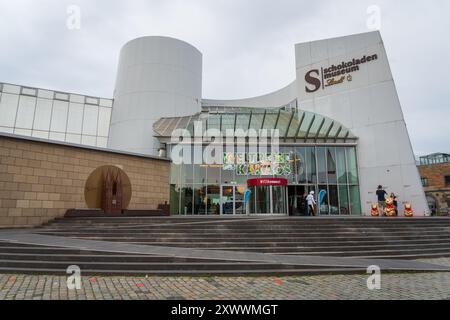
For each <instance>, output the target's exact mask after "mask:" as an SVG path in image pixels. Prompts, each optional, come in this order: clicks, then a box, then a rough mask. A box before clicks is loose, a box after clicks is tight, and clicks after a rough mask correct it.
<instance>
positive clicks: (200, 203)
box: [193, 186, 207, 215]
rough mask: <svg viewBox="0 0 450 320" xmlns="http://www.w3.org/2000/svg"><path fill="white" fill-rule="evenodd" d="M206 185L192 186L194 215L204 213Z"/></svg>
mask: <svg viewBox="0 0 450 320" xmlns="http://www.w3.org/2000/svg"><path fill="white" fill-rule="evenodd" d="M206 201H207V198H206V186H195V188H194V212H193V214H194V215H205V214H206Z"/></svg>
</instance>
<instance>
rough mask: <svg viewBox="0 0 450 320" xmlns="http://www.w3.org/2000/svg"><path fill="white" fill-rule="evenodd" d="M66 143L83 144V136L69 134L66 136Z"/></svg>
mask: <svg viewBox="0 0 450 320" xmlns="http://www.w3.org/2000/svg"><path fill="white" fill-rule="evenodd" d="M66 142H68V143H75V144H81V134H69V133H68V134H67V135H66Z"/></svg>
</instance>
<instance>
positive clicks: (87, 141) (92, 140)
mask: <svg viewBox="0 0 450 320" xmlns="http://www.w3.org/2000/svg"><path fill="white" fill-rule="evenodd" d="M81 144H84V145H86V146H91V147H95V146H96V145H97V137H95V136H82V137H81Z"/></svg>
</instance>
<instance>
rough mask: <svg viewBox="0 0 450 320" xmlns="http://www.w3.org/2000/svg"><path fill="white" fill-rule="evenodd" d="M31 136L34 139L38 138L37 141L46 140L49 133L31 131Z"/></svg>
mask: <svg viewBox="0 0 450 320" xmlns="http://www.w3.org/2000/svg"><path fill="white" fill-rule="evenodd" d="M32 136H33V137H34V138H39V139H48V136H49V132H48V131H36V130H33V134H32Z"/></svg>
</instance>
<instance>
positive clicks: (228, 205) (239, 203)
mask: <svg viewBox="0 0 450 320" xmlns="http://www.w3.org/2000/svg"><path fill="white" fill-rule="evenodd" d="M246 190H247V188H246V187H245V186H236V185H232V186H229V185H224V186H222V187H221V206H220V214H221V215H244V214H247V210H246V208H245V206H244V198H245V191H246Z"/></svg>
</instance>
